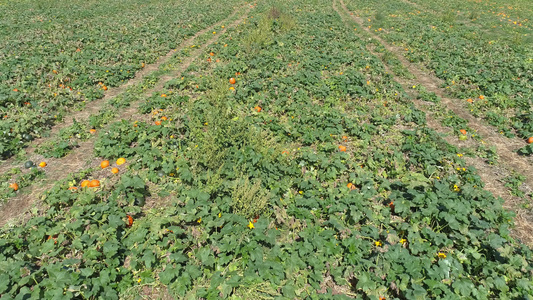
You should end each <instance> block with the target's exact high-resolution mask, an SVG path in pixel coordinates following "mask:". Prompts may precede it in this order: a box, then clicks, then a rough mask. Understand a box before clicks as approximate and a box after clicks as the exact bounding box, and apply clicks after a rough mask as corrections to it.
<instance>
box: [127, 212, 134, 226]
mask: <svg viewBox="0 0 533 300" xmlns="http://www.w3.org/2000/svg"><path fill="white" fill-rule="evenodd" d="M126 217H127V218H128V222H127V223H126V225H127V226H128V227H131V225H133V218H132V216H130V215H127V216H126Z"/></svg>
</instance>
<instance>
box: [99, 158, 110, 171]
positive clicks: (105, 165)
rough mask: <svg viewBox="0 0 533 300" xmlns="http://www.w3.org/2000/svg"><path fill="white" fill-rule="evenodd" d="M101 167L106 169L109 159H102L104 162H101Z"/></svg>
mask: <svg viewBox="0 0 533 300" xmlns="http://www.w3.org/2000/svg"><path fill="white" fill-rule="evenodd" d="M100 167H101V168H102V169H105V168H107V167H109V160H104V161H102V162H101V163H100Z"/></svg>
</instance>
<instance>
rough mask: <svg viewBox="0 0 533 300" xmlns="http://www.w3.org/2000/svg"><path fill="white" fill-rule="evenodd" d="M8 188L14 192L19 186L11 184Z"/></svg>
mask: <svg viewBox="0 0 533 300" xmlns="http://www.w3.org/2000/svg"><path fill="white" fill-rule="evenodd" d="M9 187H10V188H12V189H13V190H14V191H18V189H19V185H18V184H17V183H12V184H10V185H9Z"/></svg>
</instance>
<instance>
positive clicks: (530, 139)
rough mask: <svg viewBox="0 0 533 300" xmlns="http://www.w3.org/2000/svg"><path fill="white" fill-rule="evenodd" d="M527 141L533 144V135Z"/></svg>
mask: <svg viewBox="0 0 533 300" xmlns="http://www.w3.org/2000/svg"><path fill="white" fill-rule="evenodd" d="M527 143H528V144H533V136H532V137H530V138H529V139H527Z"/></svg>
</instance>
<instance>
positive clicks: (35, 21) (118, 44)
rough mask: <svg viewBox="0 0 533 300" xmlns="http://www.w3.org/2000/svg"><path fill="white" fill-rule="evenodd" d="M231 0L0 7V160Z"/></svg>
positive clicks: (226, 9)
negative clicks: (177, 3) (176, 3)
mask: <svg viewBox="0 0 533 300" xmlns="http://www.w3.org/2000/svg"><path fill="white" fill-rule="evenodd" d="M238 3H239V2H238V1H232V2H229V3H228V2H225V3H224V4H223V5H222V4H213V3H210V1H186V2H183V3H182V4H180V5H179V6H176V5H174V4H171V3H168V2H165V1H155V2H150V3H148V4H147V3H144V2H142V1H136V0H131V1H127V2H120V3H119V2H117V3H113V4H108V5H101V4H100V3H95V2H83V1H74V2H70V3H68V4H66V3H58V2H40V3H39V4H38V5H37V6H35V5H34V4H33V3H29V2H9V3H5V4H4V5H2V6H0V13H1V14H2V15H3V16H4V17H3V18H2V20H1V21H0V22H1V23H0V27H1V28H2V30H1V32H0V37H1V39H0V40H1V41H0V49H1V50H0V61H1V64H0V113H1V116H2V118H1V122H0V158H6V157H10V156H12V155H14V154H17V153H18V152H20V151H21V149H22V148H23V147H24V145H26V144H27V143H28V142H29V141H31V140H32V139H33V138H35V137H41V136H43V135H45V134H46V132H47V129H49V128H50V127H51V126H52V125H54V124H56V123H58V122H61V120H62V119H63V118H65V117H68V113H69V111H72V110H73V109H74V110H75V109H82V108H83V107H84V105H85V103H87V102H89V101H92V100H95V99H98V98H101V97H102V96H103V95H104V93H105V91H106V90H107V89H108V88H110V87H115V86H119V85H121V84H123V83H124V82H125V81H127V80H128V79H131V78H133V77H134V76H135V73H136V72H137V71H139V70H140V69H142V68H143V67H144V66H145V65H146V64H149V63H152V62H154V61H155V60H156V59H157V58H158V57H160V56H161V55H164V54H165V53H167V52H168V51H169V50H170V49H173V48H175V47H176V46H177V45H178V44H179V43H180V42H181V41H182V40H184V39H185V38H187V37H188V36H191V35H193V34H194V33H195V32H198V31H199V30H200V29H202V28H205V27H207V26H208V25H210V24H213V23H215V22H217V21H219V20H220V19H222V18H223V17H225V16H227V15H229V13H230V12H231V9H232V7H233V5H235V4H238ZM206 6H210V7H211V9H209V10H205V7H206ZM110 11H117V12H120V13H116V14H110V13H109V12H110Z"/></svg>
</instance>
